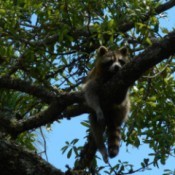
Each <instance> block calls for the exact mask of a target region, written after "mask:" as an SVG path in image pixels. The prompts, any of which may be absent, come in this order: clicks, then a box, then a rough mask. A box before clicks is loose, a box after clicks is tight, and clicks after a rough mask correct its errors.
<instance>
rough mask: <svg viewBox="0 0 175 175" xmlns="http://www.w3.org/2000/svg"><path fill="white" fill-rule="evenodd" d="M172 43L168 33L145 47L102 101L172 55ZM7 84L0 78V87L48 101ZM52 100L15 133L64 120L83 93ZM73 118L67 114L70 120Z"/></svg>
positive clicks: (108, 87)
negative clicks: (67, 110)
mask: <svg viewBox="0 0 175 175" xmlns="http://www.w3.org/2000/svg"><path fill="white" fill-rule="evenodd" d="M174 43H175V31H173V32H171V33H169V34H168V35H167V36H165V37H164V38H163V39H162V40H161V41H160V42H157V43H154V44H153V45H152V46H150V47H148V48H147V49H146V50H145V51H144V52H143V53H141V54H140V55H138V56H137V57H136V58H135V59H133V60H132V61H131V62H130V63H128V64H127V65H126V66H125V67H124V68H123V69H122V70H121V71H120V72H119V73H117V74H116V76H114V77H113V79H112V80H110V81H109V82H108V83H107V84H106V85H104V87H102V90H101V93H102V94H103V96H104V98H105V100H104V101H105V102H106V103H107V102H108V99H112V98H114V97H115V98H117V95H118V92H120V93H122V91H124V90H125V89H127V88H128V87H129V86H131V85H132V84H133V83H134V82H135V81H136V80H138V79H139V78H140V77H141V76H142V74H143V73H144V72H145V71H147V70H148V69H149V68H151V67H153V66H155V65H156V64H158V63H160V62H161V61H163V60H164V59H167V58H168V57H169V56H171V55H173V54H174V53H175V44H174ZM7 81H8V80H7ZM9 82H10V83H7V82H5V80H4V79H3V78H0V87H3V88H9V89H15V90H19V89H20V90H21V91H23V92H29V93H30V94H32V95H36V96H38V97H42V98H43V99H45V98H48V97H50V96H49V94H47V93H46V94H43V93H41V95H37V90H36V89H37V88H36V87H35V88H36V89H34V91H32V89H33V88H32V87H33V86H31V85H29V87H28V88H29V89H28V88H27V86H26V84H25V83H24V82H23V83H22V84H24V88H23V87H20V86H19V85H18V83H19V82H20V83H21V81H19V80H17V81H16V80H10V81H9ZM18 88H19V89H18ZM43 92H44V91H43ZM53 99H54V100H53ZM53 99H52V100H53V102H52V103H51V105H50V106H49V107H48V109H47V110H46V111H43V112H41V113H39V114H37V115H35V116H33V117H30V118H28V119H26V120H21V121H20V122H18V123H17V124H16V125H15V128H16V129H15V130H16V132H17V133H19V132H22V131H25V130H29V129H33V128H36V127H39V126H41V125H44V124H47V123H51V122H53V121H55V120H57V119H60V118H63V117H65V116H63V114H64V113H63V112H64V111H65V110H66V108H67V107H69V106H71V105H73V104H79V105H80V103H82V102H83V94H82V92H72V93H65V94H61V95H58V96H57V97H55V95H54V98H53ZM82 109H83V108H82ZM75 110H76V111H74V110H71V113H72V116H75V114H76V113H77V114H78V115H80V113H79V112H77V109H76V107H75ZM69 112H70V111H69ZM81 112H82V113H84V112H87V110H84V111H83V110H81ZM72 116H71V114H70V113H69V118H71V117H72ZM13 126H14V125H13Z"/></svg>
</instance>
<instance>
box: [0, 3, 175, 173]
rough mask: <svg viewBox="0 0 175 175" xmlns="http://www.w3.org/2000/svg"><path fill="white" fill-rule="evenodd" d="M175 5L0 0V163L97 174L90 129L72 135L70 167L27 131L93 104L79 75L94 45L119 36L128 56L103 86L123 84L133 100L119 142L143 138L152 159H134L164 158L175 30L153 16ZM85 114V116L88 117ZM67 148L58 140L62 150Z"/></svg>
mask: <svg viewBox="0 0 175 175" xmlns="http://www.w3.org/2000/svg"><path fill="white" fill-rule="evenodd" d="M174 6H175V1H174V0H169V1H165V2H162V1H159V0H157V1H153V0H145V1H140V0H137V1H126V2H123V1H117V2H116V1H112V0H109V1H105V0H101V1H95V0H88V1H87V0H85V1H81V0H80V1H77V0H69V1H67V0H64V1H63V0H60V1H56V0H55V1H54V0H47V1H45V0H42V1H41V0H37V1H34V0H30V1H29V0H25V1H21V0H14V1H12V0H7V1H2V2H0V14H1V16H0V18H1V20H0V23H1V25H0V35H1V42H0V45H1V47H0V122H1V126H0V152H1V154H0V162H1V163H0V169H1V173H2V174H3V175H7V174H12V173H15V174H19V175H20V174H23V175H25V174H29V175H30V174H37V175H40V174H42V175H44V174H47V175H48V174H49V175H54V174H55V175H56V174H58V175H60V174H85V173H87V174H88V173H89V174H99V173H100V172H101V171H102V170H103V168H104V167H99V166H98V164H96V163H97V162H96V159H95V153H96V151H97V148H96V146H95V144H94V140H93V138H92V137H91V134H90V133H89V134H88V136H87V142H86V143H85V145H84V146H82V148H79V147H76V142H77V140H76V139H75V140H73V141H72V142H71V143H72V144H73V145H74V147H73V148H74V149H73V151H75V153H76V159H75V167H73V168H72V169H70V168H69V167H68V170H67V172H62V171H60V170H58V169H56V168H54V167H52V166H51V165H50V164H49V163H47V162H45V161H44V160H43V159H42V158H41V157H40V156H39V155H37V154H36V153H35V152H36V148H35V147H34V142H35V139H36V135H34V133H33V132H32V131H34V130H35V129H37V128H39V127H41V126H45V127H50V124H51V123H52V122H54V121H58V120H59V121H61V119H63V118H68V119H70V118H73V117H76V116H79V115H81V114H83V113H89V112H91V109H89V108H88V107H87V106H86V105H85V104H84V103H83V102H84V97H83V93H82V92H81V89H80V84H81V83H82V82H83V79H84V77H86V75H87V72H88V71H89V69H90V68H92V66H93V62H94V55H95V50H96V49H97V48H98V47H99V46H100V45H105V46H108V47H110V48H111V49H115V48H119V47H122V46H123V45H127V46H128V48H129V49H130V53H131V61H130V63H128V64H127V65H126V66H125V67H124V68H123V69H122V70H121V71H120V72H119V73H118V74H116V75H115V76H114V78H113V79H112V80H110V81H109V82H108V83H107V84H105V85H104V87H102V90H101V91H102V93H103V94H105V97H104V98H105V99H107V97H109V96H111V97H115V96H116V95H117V92H118V91H120V89H122V88H126V87H130V96H131V101H132V110H131V116H130V118H129V120H128V122H127V123H126V124H125V126H124V127H123V130H122V135H123V138H122V139H123V141H124V142H125V143H126V144H127V145H133V146H136V147H139V146H140V145H141V143H144V144H148V145H149V147H151V148H152V149H153V150H154V153H151V154H150V156H152V158H153V161H152V162H150V160H149V159H148V158H145V159H144V160H143V162H141V165H142V167H141V169H145V168H146V167H148V166H149V165H150V164H153V165H154V166H158V165H159V164H160V163H161V164H165V163H166V159H167V158H168V157H169V156H174V155H175V147H174V144H175V118H174V113H175V110H174V102H175V90H174V86H175V80H174V77H173V73H174V71H175V68H174V61H173V55H174V53H175V45H174V42H175V30H173V31H171V32H169V31H168V29H167V28H161V26H160V23H159V20H160V19H161V18H162V17H165V15H166V13H165V11H166V10H168V9H170V8H172V7H174ZM83 124H84V125H85V126H88V122H84V123H83ZM77 137H78V136H77ZM26 149H28V150H30V151H33V152H29V151H28V150H26ZM67 149H68V145H65V147H64V148H63V149H62V150H63V152H65V151H66V150H67ZM71 151H72V150H71V149H70V151H69V152H68V157H69V156H71ZM139 170H140V169H139ZM139 170H134V169H133V165H131V164H129V163H126V162H125V163H122V162H119V163H118V164H117V165H116V166H114V167H109V168H108V169H107V170H106V173H108V174H134V173H135V172H136V171H139ZM171 173H173V172H172V171H171V170H166V172H165V174H171Z"/></svg>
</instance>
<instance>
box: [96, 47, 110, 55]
mask: <svg viewBox="0 0 175 175" xmlns="http://www.w3.org/2000/svg"><path fill="white" fill-rule="evenodd" d="M107 52H108V49H107V48H106V47H105V46H100V47H99V48H98V50H97V54H98V55H99V56H103V55H104V54H105V53H107Z"/></svg>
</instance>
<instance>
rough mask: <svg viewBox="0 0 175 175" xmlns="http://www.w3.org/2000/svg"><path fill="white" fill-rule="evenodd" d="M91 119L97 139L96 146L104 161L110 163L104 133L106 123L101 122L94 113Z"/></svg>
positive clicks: (93, 132)
mask: <svg viewBox="0 0 175 175" xmlns="http://www.w3.org/2000/svg"><path fill="white" fill-rule="evenodd" d="M89 119H90V124H91V131H92V134H93V137H94V139H95V143H96V146H97V148H98V150H99V152H100V153H101V155H102V157H103V160H104V162H105V163H108V153H107V149H106V146H105V144H104V139H103V134H104V131H105V128H106V125H105V123H104V122H103V123H100V124H99V123H98V121H97V119H96V117H95V116H93V115H91V116H90V117H89Z"/></svg>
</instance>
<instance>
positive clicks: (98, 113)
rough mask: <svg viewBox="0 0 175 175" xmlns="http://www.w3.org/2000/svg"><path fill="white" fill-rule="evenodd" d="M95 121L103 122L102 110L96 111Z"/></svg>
mask: <svg viewBox="0 0 175 175" xmlns="http://www.w3.org/2000/svg"><path fill="white" fill-rule="evenodd" d="M97 121H98V122H101V121H104V115H103V111H102V110H98V111H97Z"/></svg>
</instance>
